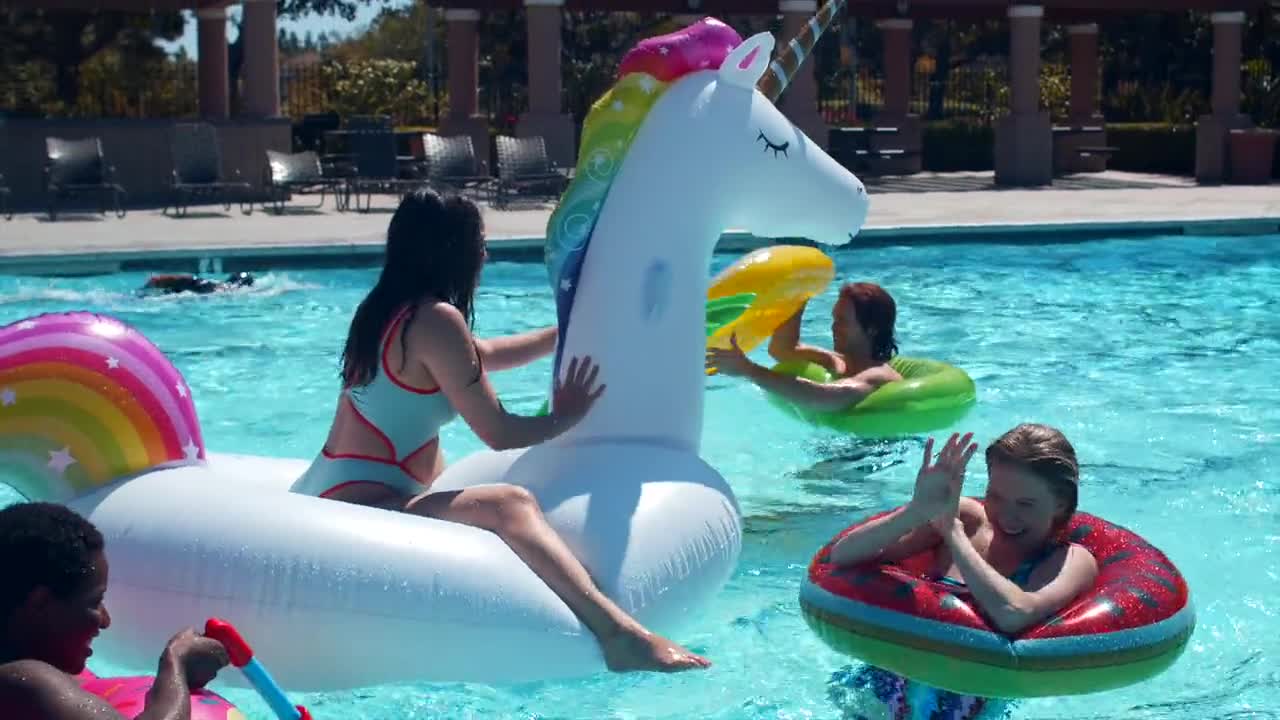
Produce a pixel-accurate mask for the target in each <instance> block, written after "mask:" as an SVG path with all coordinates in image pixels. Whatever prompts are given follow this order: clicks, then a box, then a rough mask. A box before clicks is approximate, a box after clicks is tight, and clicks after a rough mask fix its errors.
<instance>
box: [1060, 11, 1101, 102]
mask: <svg viewBox="0 0 1280 720" xmlns="http://www.w3.org/2000/svg"><path fill="white" fill-rule="evenodd" d="M1067 35H1068V36H1070V38H1071V108H1070V110H1071V120H1072V121H1073V122H1090V123H1091V122H1096V121H1098V120H1100V119H1101V115H1099V114H1098V26H1097V24H1096V23H1089V24H1087V25H1071V26H1069V27H1068V28H1067Z"/></svg>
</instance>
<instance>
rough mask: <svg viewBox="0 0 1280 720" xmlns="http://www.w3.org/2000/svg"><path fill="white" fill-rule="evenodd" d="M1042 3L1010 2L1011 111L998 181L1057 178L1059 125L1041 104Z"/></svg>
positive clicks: (1000, 137) (1002, 126)
mask: <svg viewBox="0 0 1280 720" xmlns="http://www.w3.org/2000/svg"><path fill="white" fill-rule="evenodd" d="M1043 16H1044V8H1043V7H1042V6H1040V5H1012V6H1010V7H1009V95H1010V98H1009V106H1010V108H1009V114H1008V115H1005V116H1004V117H1002V118H1000V121H999V122H998V123H997V125H996V148H995V150H996V157H995V166H996V184H997V185H1022V186H1035V185H1048V184H1050V183H1052V182H1053V128H1052V126H1051V125H1050V122H1049V113H1048V111H1045V110H1041V109H1040V19H1041V18H1042V17H1043Z"/></svg>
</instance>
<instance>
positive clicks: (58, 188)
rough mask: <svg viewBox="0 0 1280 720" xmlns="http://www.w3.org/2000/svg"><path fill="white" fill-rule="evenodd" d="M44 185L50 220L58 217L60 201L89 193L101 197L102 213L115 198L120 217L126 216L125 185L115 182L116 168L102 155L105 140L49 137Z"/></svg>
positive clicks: (100, 208) (46, 144) (104, 213)
mask: <svg viewBox="0 0 1280 720" xmlns="http://www.w3.org/2000/svg"><path fill="white" fill-rule="evenodd" d="M44 147H45V164H44V187H45V195H46V196H47V198H48V203H49V219H50V220H56V219H57V218H58V202H59V201H60V200H62V199H64V198H68V197H75V196H78V195H83V194H86V193H92V194H96V195H97V196H98V212H100V213H102V214H103V215H106V214H107V198H108V197H110V198H111V204H112V207H113V208H114V209H115V213H116V217H118V218H122V217H124V215H125V209H124V205H123V204H122V203H121V202H120V200H121V198H122V197H123V196H124V195H125V191H124V188H123V187H121V186H120V184H119V183H117V182H116V181H115V172H116V170H115V168H114V167H112V166H111V165H108V164H107V162H106V160H105V159H104V158H103V155H102V140H101V139H100V138H96V137H95V138H86V139H83V140H65V139H63V138H56V137H51V138H45V140H44Z"/></svg>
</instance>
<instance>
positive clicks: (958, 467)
mask: <svg viewBox="0 0 1280 720" xmlns="http://www.w3.org/2000/svg"><path fill="white" fill-rule="evenodd" d="M972 438H973V433H965V435H964V437H963V438H961V437H960V435H959V433H953V434H952V435H951V437H950V439H948V440H947V444H946V445H944V446H943V448H942V450H941V451H940V452H939V453H938V457H937V460H936V461H935V460H934V458H933V438H932V437H931V438H929V439H928V440H927V441H926V442H925V444H924V459H923V461H922V462H921V464H920V472H918V473H916V486H915V491H914V493H913V494H912V496H911V501H910V502H909V503H908V509H909V511H910V512H911V513H912V514H913V515H915V517H917V518H920V519H921V520H922V522H923V521H927V522H929V523H930V524H932V525H933V527H934V529H935V530H938V531H939V533H944V532H945V531H947V530H949V529H950V525H951V522H952V520H954V519H955V516H956V512H957V509H958V508H959V505H960V490H961V488H962V487H963V486H964V469H965V466H966V465H968V464H969V458H971V457H973V453H974V452H975V451H976V450H977V449H978V446H977V444H975V443H971V442H970V440H971V439H972ZM939 528H941V529H939Z"/></svg>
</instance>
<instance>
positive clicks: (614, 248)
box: [546, 2, 868, 452]
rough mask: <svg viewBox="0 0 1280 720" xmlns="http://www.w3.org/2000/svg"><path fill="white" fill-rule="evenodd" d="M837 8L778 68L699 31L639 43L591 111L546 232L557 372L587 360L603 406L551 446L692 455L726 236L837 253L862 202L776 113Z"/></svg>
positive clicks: (761, 49)
mask: <svg viewBox="0 0 1280 720" xmlns="http://www.w3.org/2000/svg"><path fill="white" fill-rule="evenodd" d="M843 5H844V3H843V2H828V3H826V4H825V5H824V6H823V7H822V9H821V10H820V11H819V13H818V14H817V15H816V16H815V17H814V18H813V19H811V20H810V21H809V23H807V24H806V25H805V26H804V29H803V30H802V32H801V33H800V35H799V36H798V37H797V38H795V39H793V40H791V41H790V42H788V43H787V45H786V46H785V50H784V52H783V53H782V54H780V55H779V56H778V57H777V59H773V56H772V53H773V49H774V38H773V36H772V35H770V34H769V33H760V34H757V35H753V36H752V37H750V38H747V39H746V40H745V41H744V40H743V39H742V38H741V37H740V36H739V35H738V33H737V32H736V31H734V30H733V28H731V27H729V26H728V25H726V24H724V23H723V22H720V21H719V20H716V19H714V18H704V19H703V20H701V21H700V22H697V23H695V24H693V25H691V26H689V27H687V28H685V29H682V30H680V31H677V32H675V33H671V34H668V35H663V36H659V37H654V38H650V39H648V40H645V41H643V42H641V43H639V44H638V45H637V46H636V47H635V48H634V49H632V50H631V51H630V52H629V53H628V54H627V55H626V56H625V57H624V59H623V61H622V64H621V68H620V72H619V74H620V79H619V80H618V82H617V83H616V84H615V85H614V86H613V88H611V89H610V90H609V91H608V92H606V93H605V94H604V95H603V96H602V97H601V98H600V99H599V100H598V101H597V102H596V103H595V104H594V105H593V106H592V108H591V111H590V113H589V114H588V116H587V119H586V122H585V124H584V126H583V131H582V143H581V148H580V150H579V161H578V167H577V173H576V176H575V178H574V180H573V182H572V183H571V184H570V186H569V189H568V190H567V191H566V192H565V195H564V197H563V198H562V199H561V201H560V204H559V205H558V206H557V208H556V210H555V212H554V213H553V214H552V216H551V218H550V221H549V223H548V226H547V239H548V240H547V248H546V264H547V269H548V273H549V275H550V279H551V282H552V284H553V287H554V291H555V293H556V309H557V321H558V324H559V328H560V342H559V344H558V346H557V351H556V358H555V372H556V375H557V376H559V374H560V371H561V365H562V360H563V359H564V358H565V357H566V355H568V356H574V355H588V354H589V355H592V356H593V357H594V358H595V359H596V360H598V361H599V363H600V366H601V378H602V381H603V382H604V383H605V384H606V385H607V386H608V389H607V391H606V392H605V394H604V395H603V397H602V398H601V399H600V401H599V402H598V403H597V404H596V406H595V407H594V408H593V409H592V412H591V414H590V415H589V416H588V417H587V418H586V419H585V420H584V421H583V422H581V423H579V424H578V425H577V426H575V427H574V429H573V430H571V431H569V432H568V433H565V434H564V435H562V436H560V438H558V439H557V440H556V441H554V442H555V443H560V444H564V443H573V442H577V441H580V440H585V439H590V438H596V439H603V438H610V439H621V438H627V439H632V440H641V441H644V442H657V443H660V444H663V445H666V446H673V447H680V448H684V449H688V450H693V451H695V452H696V451H697V448H698V445H699V439H700V435H701V427H702V390H703V383H704V377H705V375H704V372H703V352H704V347H705V342H706V340H705V330H704V316H703V313H704V311H703V308H704V305H705V301H706V295H707V285H708V275H709V268H710V262H711V256H712V252H713V251H714V249H715V245H716V242H717V241H718V240H719V238H720V237H721V236H722V234H723V233H724V232H725V231H726V230H728V229H738V230H745V231H747V232H750V233H752V234H754V235H756V236H758V237H790V238H807V239H811V240H814V241H818V242H823V243H828V244H843V243H847V242H849V241H850V240H852V239H853V238H854V236H855V235H856V234H857V233H858V231H859V230H860V229H861V227H862V225H863V223H864V222H865V221H866V218H867V211H868V199H867V193H866V188H865V187H864V186H863V184H862V182H861V181H859V180H858V178H857V177H855V176H854V174H853V173H851V172H849V171H848V170H847V169H845V168H844V167H842V166H841V165H840V164H838V163H837V162H836V161H835V160H833V159H832V158H831V157H830V156H829V155H828V154H827V153H826V152H825V151H823V150H822V148H821V147H819V146H818V145H817V144H815V143H814V142H813V141H812V140H810V139H809V138H808V137H806V136H805V134H804V133H803V132H802V131H801V130H800V129H799V128H797V127H796V126H795V125H793V124H792V123H791V122H790V121H789V120H787V119H786V117H784V116H783V114H782V113H781V112H780V111H779V110H778V109H777V107H775V106H774V100H776V99H777V97H778V96H779V95H780V94H781V93H782V91H783V90H784V89H785V88H786V85H787V83H788V81H789V80H790V78H791V77H792V76H793V75H794V73H795V71H796V70H797V68H799V66H800V64H801V63H802V62H803V61H804V59H805V58H806V57H807V56H808V55H809V53H810V51H811V50H812V48H813V47H814V44H815V43H816V42H817V39H818V37H819V36H820V35H821V33H822V31H823V30H824V29H825V28H826V27H827V26H828V25H829V24H830V22H831V20H832V18H833V17H834V16H835V14H836V13H837V12H838V11H839V10H840V8H842V7H843Z"/></svg>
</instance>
